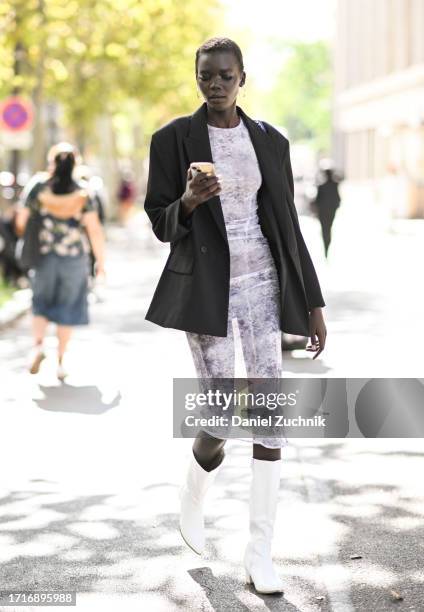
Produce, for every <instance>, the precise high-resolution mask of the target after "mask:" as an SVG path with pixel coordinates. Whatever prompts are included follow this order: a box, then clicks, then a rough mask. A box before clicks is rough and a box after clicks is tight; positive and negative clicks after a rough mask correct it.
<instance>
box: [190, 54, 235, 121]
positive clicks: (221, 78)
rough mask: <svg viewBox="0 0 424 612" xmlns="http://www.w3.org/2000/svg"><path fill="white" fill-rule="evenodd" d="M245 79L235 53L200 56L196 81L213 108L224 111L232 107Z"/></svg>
mask: <svg viewBox="0 0 424 612" xmlns="http://www.w3.org/2000/svg"><path fill="white" fill-rule="evenodd" d="M245 79H246V75H245V73H244V71H243V72H242V71H241V70H240V67H239V65H238V62H237V59H236V57H235V55H234V53H231V52H230V51H214V52H211V53H201V54H200V56H199V60H198V63H197V77H196V80H197V84H198V87H199V89H200V91H201V92H202V95H203V97H204V98H205V100H206V102H207V104H208V106H210V107H211V108H213V109H216V110H221V111H222V110H225V109H226V108H229V107H231V106H232V105H233V103H234V102H235V100H236V99H237V94H238V90H239V87H240V86H243V85H244V82H245Z"/></svg>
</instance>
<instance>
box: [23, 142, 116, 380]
mask: <svg viewBox="0 0 424 612" xmlns="http://www.w3.org/2000/svg"><path fill="white" fill-rule="evenodd" d="M76 156H77V153H76V150H75V149H74V147H73V146H72V145H70V144H68V143H60V144H59V145H55V146H54V147H53V148H52V149H51V150H50V152H49V155H48V162H49V171H48V173H47V176H46V177H45V178H44V180H40V181H38V182H36V183H35V184H34V185H32V187H31V189H30V190H29V192H28V193H27V195H26V197H25V198H24V201H23V207H22V208H21V209H20V210H19V213H18V216H17V220H16V230H17V233H18V234H19V235H22V234H23V233H24V230H25V226H26V223H27V221H28V218H29V216H30V214H31V209H37V210H38V211H39V212H40V214H41V219H42V221H41V229H40V231H39V250H40V254H39V258H38V260H37V261H36V263H35V265H34V268H33V270H32V271H30V281H31V288H32V312H33V319H32V329H33V337H34V347H33V349H32V351H31V356H30V365H29V370H30V372H31V374H36V373H37V372H38V371H39V368H40V365H41V362H42V361H43V359H44V358H45V350H44V346H43V342H44V337H45V334H46V330H47V326H48V324H49V322H53V323H56V324H57V338H58V366H57V376H58V378H59V379H61V380H62V379H64V378H65V377H66V370H65V367H64V355H65V351H66V348H67V346H68V342H69V340H70V338H71V334H72V329H73V327H74V326H75V325H87V324H88V322H89V317H88V300H87V292H88V275H89V252H90V247H89V243H88V240H87V235H86V232H87V234H88V238H89V240H90V243H91V246H92V249H93V251H94V255H95V257H96V261H97V269H96V273H97V275H103V274H104V237H103V231H102V228H101V225H100V222H99V218H98V215H97V212H96V210H95V208H94V206H93V203H92V202H91V200H90V199H89V198H88V197H87V195H86V194H85V192H84V191H83V190H81V186H80V185H79V184H78V183H77V182H76V181H75V180H74V179H73V171H74V168H75V163H76Z"/></svg>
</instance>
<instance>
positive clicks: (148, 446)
mask: <svg viewBox="0 0 424 612" xmlns="http://www.w3.org/2000/svg"><path fill="white" fill-rule="evenodd" d="M302 224H303V226H304V231H305V237H306V238H307V241H308V244H311V251H312V252H313V257H314V261H316V262H317V267H318V268H319V270H320V276H321V277H322V278H323V284H324V292H325V294H326V297H327V302H328V307H327V313H328V328H329V334H330V336H329V343H328V347H327V349H326V351H325V353H324V354H323V355H322V358H321V359H319V360H316V361H314V362H313V361H312V360H311V358H310V356H308V355H307V354H305V353H304V352H303V351H298V352H295V353H294V354H293V355H292V356H291V357H288V356H286V358H285V371H286V375H287V376H296V375H300V376H301V375H311V376H322V375H326V376H364V377H365V376H366V377H371V376H391V375H394V376H402V375H405V376H415V375H417V376H419V375H420V374H415V371H418V370H419V367H418V366H419V364H420V363H421V361H422V360H421V361H420V362H418V361H417V358H418V355H419V352H421V350H420V347H419V334H422V331H421V330H419V332H418V335H417V334H415V325H416V323H415V321H417V320H418V319H417V313H418V311H419V309H421V310H420V312H421V313H422V303H423V302H422V300H421V302H417V303H416V302H415V300H420V299H421V292H422V288H421V286H417V287H414V291H415V293H414V295H412V296H411V301H410V303H409V308H410V310H409V311H408V316H406V315H405V313H404V312H403V313H402V311H400V310H399V306H400V304H401V299H400V297H401V296H400V295H399V296H398V297H396V296H393V291H392V289H391V287H392V286H391V285H389V284H388V281H390V283H392V284H393V283H394V284H396V286H397V287H399V288H400V290H402V287H403V289H404V290H406V289H407V279H406V278H405V275H404V270H405V267H406V266H407V265H408V264H411V262H412V263H413V262H414V261H415V260H412V256H413V254H414V253H416V249H417V246H418V244H419V243H421V244H422V239H421V236H420V231H421V230H419V231H418V230H416V229H415V227H416V226H411V225H409V226H408V225H406V226H405V225H404V226H403V228H402V227H400V226H398V228H397V231H396V233H391V234H386V233H385V232H383V231H380V232H379V233H377V234H376V237H375V238H374V241H373V242H372V243H371V244H370V243H367V242H366V241H365V242H364V243H363V245H364V248H363V249H362V250H361V251H360V252H359V253H357V258H356V260H355V259H352V257H351V256H350V255H349V250H348V249H349V248H351V247H352V244H353V243H356V239H355V237H354V231H353V227H352V225H351V221H350V218H349V211H348V210H347V211H346V212H345V213H344V214H343V215H341V216H340V219H339V220H338V224H339V228H338V230H339V232H338V233H336V232H335V239H334V240H335V242H334V259H333V260H332V261H330V262H329V263H328V264H326V263H325V262H324V261H323V260H322V255H321V251H320V243H319V229H318V228H317V226H316V223H315V221H314V220H313V219H309V218H307V219H302ZM335 229H336V228H335ZM346 232H347V233H346ZM414 232H415V233H414ZM145 236H147V238H146V237H145ZM148 236H149V235H148V232H146V230H145V226H144V225H143V223H142V219H139V221H138V222H136V223H135V224H134V225H133V226H132V227H131V228H130V229H129V231H125V230H121V229H119V228H111V230H110V234H109V266H108V287H107V288H106V290H105V300H104V301H103V302H101V303H97V304H93V305H92V307H91V315H92V325H91V326H90V327H88V328H80V329H79V330H78V331H77V332H76V333H75V336H74V339H73V341H72V346H71V347H70V355H69V364H68V365H69V369H70V371H71V374H70V376H69V379H67V381H66V383H65V384H63V385H60V384H58V382H57V380H56V379H55V376H54V361H53V356H54V350H55V340H54V337H53V336H52V335H50V337H49V347H50V355H49V358H48V359H47V360H46V362H45V363H43V366H42V370H41V372H40V374H39V375H38V376H37V377H31V376H30V375H29V374H27V373H26V371H25V360H26V354H27V351H28V349H29V347H30V338H29V329H30V327H29V323H30V320H29V317H24V318H23V319H21V320H20V321H19V322H18V323H17V324H16V325H15V326H14V327H13V328H11V329H8V330H5V331H3V332H2V333H1V334H0V340H1V341H0V363H1V372H0V377H1V383H2V384H1V387H0V405H1V412H0V429H1V432H2V440H1V447H0V461H1V464H2V466H3V470H2V475H1V478H0V570H1V571H0V576H1V578H0V590H7V589H13V590H30V589H38V590H48V589H52V590H59V589H70V590H75V591H77V592H78V595H77V602H78V605H77V607H76V609H77V610H84V611H86V610H87V611H88V610H89V611H90V612H92V611H93V610H102V611H103V610H112V609H113V610H116V609H119V610H125V611H127V610H128V611H129V610H131V611H132V610H149V612H150V610H152V611H156V610H158V611H159V610H160V611H161V612H162V611H163V612H165V611H166V612H168V611H172V610H193V611H195V610H204V611H209V610H217V611H225V612H226V611H233V610H249V611H250V610H254V611H256V610H266V609H269V610H281V611H295V610H299V611H301V612H309V611H316V610H322V611H330V610H331V611H334V612H350V611H353V610H355V611H356V610H358V611H363V610H373V611H382V612H385V611H386V610H387V611H388V610H393V609H398V610H416V611H417V612H418V611H420V610H422V609H423V606H422V602H423V600H424V586H423V585H424V574H423V570H422V546H421V542H422V537H423V535H424V534H423V531H424V527H423V525H424V522H423V514H424V504H423V498H424V485H423V484H422V478H421V477H420V474H421V473H422V472H423V454H422V443H421V440H394V439H386V440H354V439H346V440H340V439H333V440H306V439H305V440H294V439H293V440H292V441H291V443H290V446H289V447H288V449H287V450H286V452H285V458H284V462H283V469H282V475H281V488H280V504H279V511H278V512H279V516H278V520H277V533H276V537H275V544H274V554H275V560H276V562H277V563H278V567H279V570H280V572H281V575H282V577H283V579H284V584H285V593H284V595H283V596H281V597H279V596H258V595H256V594H255V593H254V592H253V591H252V589H251V588H250V587H247V586H246V585H244V583H243V568H242V565H241V560H242V555H243V551H244V546H245V542H246V536H247V528H248V514H247V498H248V484H249V479H250V470H249V455H250V449H249V445H247V444H243V443H242V442H237V441H232V442H230V443H228V444H227V458H226V461H225V464H224V465H223V468H222V470H221V472H220V474H219V476H218V478H217V482H216V485H215V486H214V487H213V489H212V490H211V492H210V497H209V500H208V503H207V529H208V549H207V554H206V555H205V557H204V558H199V557H197V556H196V555H194V553H192V552H191V551H190V550H189V549H188V548H187V547H186V546H185V545H184V544H183V542H182V541H181V539H180V536H179V533H178V528H177V525H178V486H179V483H180V481H181V475H182V474H183V473H184V469H185V464H186V461H187V457H188V456H189V454H190V441H189V440H176V439H172V377H173V376H175V377H179V376H194V371H193V366H192V364H191V361H190V355H189V351H188V347H187V346H186V341H185V338H184V334H181V333H180V332H178V331H175V330H164V329H161V328H159V327H156V326H154V325H152V324H150V323H148V322H147V321H145V320H144V318H143V317H144V313H145V311H146V308H147V306H148V303H149V301H150V298H151V295H152V290H153V287H154V283H155V282H156V280H157V277H158V275H159V273H160V270H161V268H162V265H163V262H164V259H165V258H166V253H167V250H166V247H164V248H163V247H162V246H161V245H154V243H153V242H152V241H151V240H150V239H149V237H148ZM153 245H154V246H153ZM367 245H368V247H367ZM339 247H340V249H339ZM336 253H339V255H338V256H337V259H336ZM381 260H384V262H385V265H386V266H387V270H386V269H385V271H384V273H383V272H381ZM364 263H367V264H368V265H367V266H365V265H363V264H364ZM411 265H412V264H411ZM358 268H359V269H358ZM379 269H380V275H379V277H378V279H377V280H379V281H381V282H379V283H376V282H375V281H376V278H375V274H376V272H377V271H378V270H379ZM365 273H366V274H365ZM417 285H418V283H417ZM402 321H403V323H402ZM399 325H401V327H400V329H403V330H405V338H406V340H407V342H408V344H407V346H406V347H405V346H403V347H402V350H400V349H397V348H396V346H393V333H392V332H388V330H397V329H399ZM402 325H403V327H402ZM50 334H51V332H50ZM410 334H412V335H410ZM418 349H419V350H418ZM164 447H165V448H164ZM5 466H7V468H5ZM352 555H360V556H361V558H360V559H351V556H352ZM391 589H394V590H395V591H397V592H399V593H401V595H402V596H403V598H404V599H403V600H402V601H398V602H395V601H393V599H392V595H391V592H390V591H391ZM13 609H14V608H11V607H5V608H4V610H13ZM16 609H17V610H36V609H39V608H36V607H33V608H31V607H27V608H22V607H21V608H16ZM52 609H57V610H59V609H62V608H52ZM0 610H2V608H1V607H0Z"/></svg>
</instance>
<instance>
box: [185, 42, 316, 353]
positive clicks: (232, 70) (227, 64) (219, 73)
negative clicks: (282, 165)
mask: <svg viewBox="0 0 424 612" xmlns="http://www.w3.org/2000/svg"><path fill="white" fill-rule="evenodd" d="M196 81H197V86H198V88H199V90H200V91H201V93H202V95H203V97H204V99H205V101H206V103H207V107H208V109H207V110H208V115H207V116H208V119H207V120H208V123H209V124H210V125H213V126H215V127H221V128H231V127H235V126H236V125H238V124H239V121H240V118H239V116H238V114H237V110H236V103H237V95H238V93H239V89H240V87H243V86H244V84H245V82H246V73H245V72H244V70H241V69H240V66H239V64H238V62H237V58H236V57H235V55H234V54H233V53H231V52H228V51H218V52H214V53H202V54H200V56H199V61H198V65H197V74H196ZM215 96H220V97H219V98H215V99H214V97H215ZM199 161H202V160H199ZM220 192H221V185H220V183H219V177H216V176H211V177H208V176H207V175H206V173H204V172H200V173H199V174H197V175H196V176H195V177H194V178H193V177H192V174H191V170H190V169H188V171H187V184H186V189H185V192H184V194H183V196H182V199H181V200H182V206H183V214H184V215H186V216H188V215H190V214H191V213H192V212H193V211H194V210H195V209H196V208H197V206H200V204H202V203H203V202H206V201H207V200H209V199H210V198H212V197H213V196H215V195H219V194H220ZM309 336H310V342H309V343H308V346H307V347H306V350H307V351H308V352H312V353H315V355H314V356H313V359H316V358H317V357H318V355H320V354H321V353H322V351H323V350H324V347H325V342H326V338H327V328H326V325H325V322H324V316H323V313H322V308H320V307H315V308H312V309H311V310H310V311H309Z"/></svg>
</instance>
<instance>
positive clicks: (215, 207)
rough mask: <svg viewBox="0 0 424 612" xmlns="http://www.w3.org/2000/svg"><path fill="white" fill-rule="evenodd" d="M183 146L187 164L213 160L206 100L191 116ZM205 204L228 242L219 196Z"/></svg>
mask: <svg viewBox="0 0 424 612" xmlns="http://www.w3.org/2000/svg"><path fill="white" fill-rule="evenodd" d="M184 146H185V149H186V153H187V157H188V162H189V165H190V164H191V162H199V161H208V162H212V161H213V159H212V151H211V145H210V141H209V133H208V126H207V105H206V102H204V103H203V104H202V106H200V107H199V108H198V109H197V111H196V112H195V113H194V114H193V115H192V116H191V122H190V131H189V135H188V136H185V137H184ZM205 205H206V206H207V207H208V208H209V210H210V212H211V214H212V216H213V218H214V219H215V221H216V223H217V225H218V228H219V230H220V232H221V234H222V237H223V238H224V240H225V242H228V240H227V230H226V229H225V220H224V215H223V213H222V206H221V200H220V198H219V196H214V197H213V198H210V199H209V200H207V202H205Z"/></svg>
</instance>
